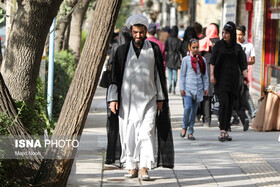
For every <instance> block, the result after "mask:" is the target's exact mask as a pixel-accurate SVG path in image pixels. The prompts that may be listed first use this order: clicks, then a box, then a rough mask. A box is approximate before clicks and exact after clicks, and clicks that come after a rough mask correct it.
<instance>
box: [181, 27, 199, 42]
mask: <svg viewBox="0 0 280 187" xmlns="http://www.w3.org/2000/svg"><path fill="white" fill-rule="evenodd" d="M192 38H196V39H198V37H197V36H196V32H195V30H194V28H193V27H191V26H188V27H187V28H186V30H185V34H184V38H183V42H185V41H186V42H189V41H190V39H192Z"/></svg>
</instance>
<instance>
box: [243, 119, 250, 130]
mask: <svg viewBox="0 0 280 187" xmlns="http://www.w3.org/2000/svg"><path fill="white" fill-rule="evenodd" d="M248 129H249V120H248V119H245V122H244V124H243V131H247V130H248Z"/></svg>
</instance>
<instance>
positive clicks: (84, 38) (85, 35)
mask: <svg viewBox="0 0 280 187" xmlns="http://www.w3.org/2000/svg"><path fill="white" fill-rule="evenodd" d="M86 39H87V32H86V31H85V30H84V29H83V30H82V46H81V52H82V51H83V49H84V45H85V42H86Z"/></svg>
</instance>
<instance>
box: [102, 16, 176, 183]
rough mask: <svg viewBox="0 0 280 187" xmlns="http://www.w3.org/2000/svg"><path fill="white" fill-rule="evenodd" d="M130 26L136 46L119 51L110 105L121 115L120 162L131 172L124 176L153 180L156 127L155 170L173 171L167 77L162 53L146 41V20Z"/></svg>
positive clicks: (132, 20) (132, 19) (130, 22)
mask: <svg viewBox="0 0 280 187" xmlns="http://www.w3.org/2000/svg"><path fill="white" fill-rule="evenodd" d="M126 25H127V28H129V29H130V31H131V33H132V41H131V42H129V43H126V44H124V45H121V46H120V47H118V49H117V51H116V55H115V58H114V61H113V66H112V81H111V85H110V86H109V90H108V98H107V101H108V102H109V103H110V109H111V111H112V114H113V115H118V123H119V133H120V141H121V148H122V153H121V157H120V162H121V163H123V164H125V168H126V169H127V170H128V173H127V174H125V177H127V178H134V177H137V176H138V177H139V178H140V179H141V180H150V176H149V174H148V169H152V168H153V164H154V163H156V160H155V152H156V151H155V139H156V137H155V128H156V129H157V130H158V133H157V134H158V138H157V139H158V151H157V152H158V155H157V158H158V160H157V166H163V167H168V168H173V167H174V146H173V139H172V131H171V124H170V119H169V115H168V111H169V107H168V94H167V89H166V82H165V81H166V78H165V73H164V67H163V60H162V55H161V52H160V48H159V47H158V45H157V44H155V43H153V42H150V41H147V40H145V39H146V33H147V27H148V19H147V17H146V16H143V15H133V16H131V17H129V18H128V19H127V20H126ZM156 122H157V124H156ZM138 170H139V172H138Z"/></svg>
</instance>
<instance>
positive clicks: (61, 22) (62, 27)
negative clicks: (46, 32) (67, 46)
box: [54, 0, 78, 52]
mask: <svg viewBox="0 0 280 187" xmlns="http://www.w3.org/2000/svg"><path fill="white" fill-rule="evenodd" d="M77 2H78V0H66V1H63V3H62V4H61V6H60V9H59V12H58V15H57V18H58V19H57V29H56V31H55V45H54V48H55V51H56V52H58V51H60V50H62V49H63V42H64V39H65V32H66V29H67V28H68V26H69V25H70V23H71V15H72V13H71V11H72V9H73V8H74V7H75V5H76V4H77ZM69 9H70V11H69Z"/></svg>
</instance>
